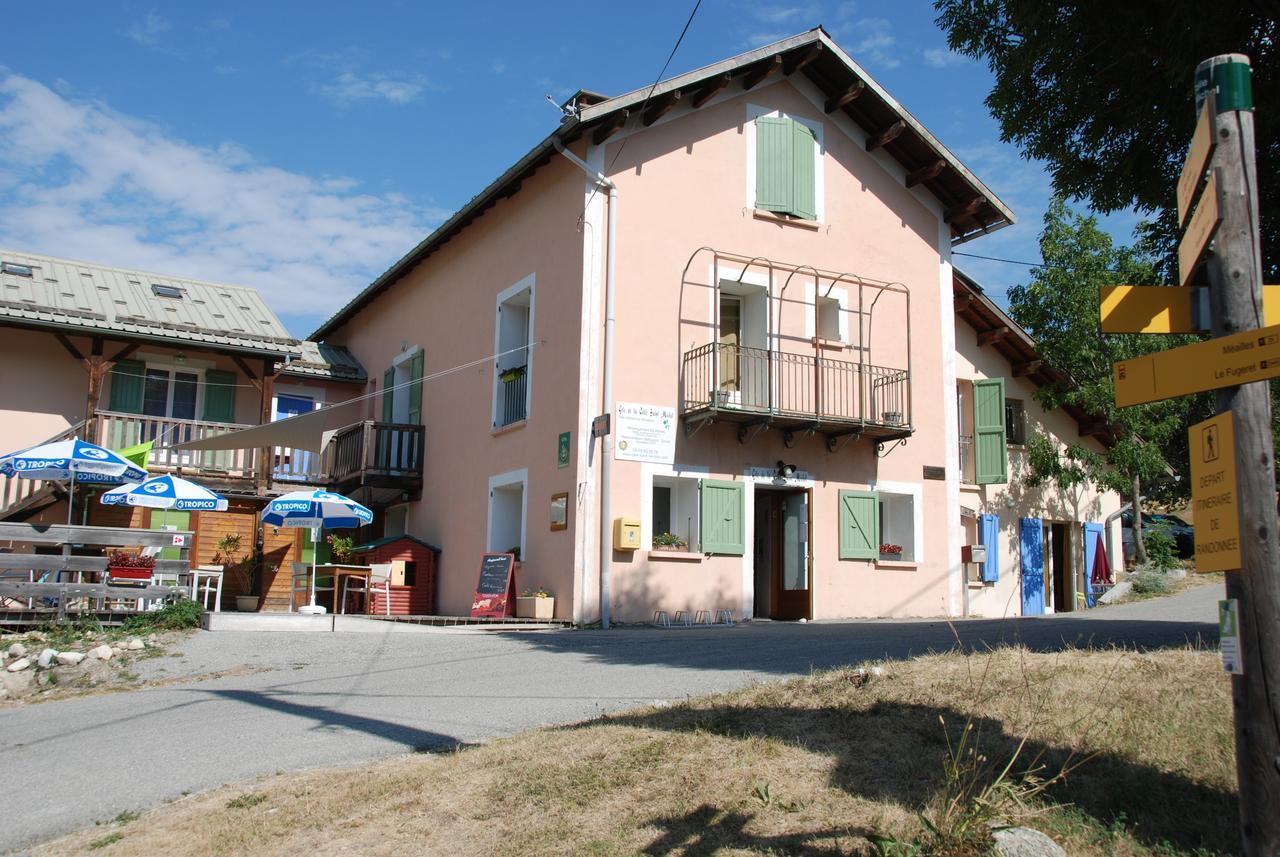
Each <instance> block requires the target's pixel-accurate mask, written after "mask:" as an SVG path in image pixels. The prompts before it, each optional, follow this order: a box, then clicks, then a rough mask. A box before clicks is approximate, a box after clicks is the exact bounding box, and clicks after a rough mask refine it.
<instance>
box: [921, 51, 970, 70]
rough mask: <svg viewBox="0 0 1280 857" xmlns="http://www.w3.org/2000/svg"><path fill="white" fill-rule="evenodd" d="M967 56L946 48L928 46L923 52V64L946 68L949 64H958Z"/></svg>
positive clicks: (965, 59)
mask: <svg viewBox="0 0 1280 857" xmlns="http://www.w3.org/2000/svg"><path fill="white" fill-rule="evenodd" d="M967 60H968V58H967V57H966V56H965V55H964V54H958V53H956V52H955V51H949V50H947V49H946V48H929V49H928V50H927V51H925V52H924V64H925V65H927V66H930V67H931V68H946V67H947V66H949V65H960V64H961V63H963V62H966V61H967Z"/></svg>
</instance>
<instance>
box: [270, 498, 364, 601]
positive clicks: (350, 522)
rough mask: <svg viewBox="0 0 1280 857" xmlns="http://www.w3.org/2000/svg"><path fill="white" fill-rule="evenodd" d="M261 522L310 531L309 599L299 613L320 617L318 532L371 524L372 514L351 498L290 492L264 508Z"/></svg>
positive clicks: (273, 525) (272, 525)
mask: <svg viewBox="0 0 1280 857" xmlns="http://www.w3.org/2000/svg"><path fill="white" fill-rule="evenodd" d="M262 522H263V523H264V524H266V525H268V526H271V527H310V528H311V546H312V551H311V598H310V604H309V606H308V607H304V608H302V610H299V611H298V612H300V613H301V612H307V613H323V612H324V608H323V607H316V553H317V551H316V550H315V545H316V542H318V541H319V540H320V530H322V529H324V530H346V529H351V528H353V527H362V526H364V525H365V524H371V523H373V512H371V511H370V510H369V509H368V508H367V507H366V506H362V505H360V504H359V503H357V502H356V501H355V500H352V499H351V498H350V497H344V496H342V495H341V494H335V493H333V492H332V491H325V490H323V489H316V490H314V491H291V492H290V493H288V494H281V495H280V496H279V497H277V498H276V499H274V500H272V501H271V502H270V503H268V504H267V508H266V509H264V510H263V512H262Z"/></svg>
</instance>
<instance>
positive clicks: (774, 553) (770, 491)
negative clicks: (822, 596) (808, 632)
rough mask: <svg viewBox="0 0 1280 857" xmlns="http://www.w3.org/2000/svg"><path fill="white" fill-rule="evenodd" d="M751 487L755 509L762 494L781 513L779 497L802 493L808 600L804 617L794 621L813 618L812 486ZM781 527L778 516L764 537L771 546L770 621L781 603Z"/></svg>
mask: <svg viewBox="0 0 1280 857" xmlns="http://www.w3.org/2000/svg"><path fill="white" fill-rule="evenodd" d="M754 487H755V490H756V495H755V497H754V499H753V502H754V503H755V504H756V506H757V507H758V506H759V503H760V501H761V499H763V498H762V495H764V498H767V500H768V502H770V503H774V502H777V503H778V506H779V512H780V511H781V498H782V497H784V496H786V495H788V494H802V495H804V498H805V510H806V512H807V514H806V516H805V518H806V521H805V527H806V532H805V539H806V542H805V547H806V550H805V580H806V582H807V584H808V585H807V586H806V591H807V593H808V597H807V599H806V603H805V609H804V614H805V615H804V616H803V617H797V619H799V618H804V619H806V620H810V619H813V590H814V579H813V568H814V563H813V518H814V515H813V487H812V486H807V485H802V486H795V485H776V486H775V485H769V484H767V483H760V482H757V483H756V484H755V486H754ZM781 527H782V516H781V515H779V516H778V520H777V521H776V522H772V523H771V524H770V532H769V534H768V537H769V541H770V543H771V544H772V546H773V549H772V550H771V551H770V554H771V556H770V565H769V618H770V619H772V618H774V614H775V613H778V612H780V611H779V604H780V602H781V600H782V597H781V594H782V592H783V589H782V551H781V549H780V543H781V538H780V536H781ZM752 561H753V562H754V561H755V557H754V555H753V557H752ZM752 577H753V578H754V577H755V572H754V569H753V571H752ZM752 612H753V613H754V612H755V610H754V609H753V610H752ZM781 621H795V620H781Z"/></svg>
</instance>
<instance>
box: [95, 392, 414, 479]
mask: <svg viewBox="0 0 1280 857" xmlns="http://www.w3.org/2000/svg"><path fill="white" fill-rule="evenodd" d="M250 427H251V426H248V425H241V424H236V423H210V422H202V421H198V420H178V419H170V418H168V417H150V416H144V415H140V414H123V413H115V412H111V411H99V412H98V431H97V434H98V437H97V439H96V442H97V443H99V444H101V445H103V446H106V447H108V448H110V449H123V448H125V447H129V446H134V445H136V444H139V443H144V442H146V441H153V442H154V443H155V444H156V448H155V449H153V450H152V451H151V454H150V456H149V458H148V459H147V466H148V468H149V469H150V470H152V471H160V472H173V473H180V474H184V475H187V476H193V477H195V478H198V479H201V480H204V481H209V482H212V483H228V484H231V483H240V484H244V483H256V482H258V481H260V479H259V477H260V476H264V475H265V476H266V477H267V479H266V483H267V488H268V491H269V492H270V493H278V492H280V491H290V490H293V489H294V488H295V487H301V486H305V485H319V486H325V487H329V488H332V489H334V490H336V491H341V492H343V493H346V492H349V491H356V490H358V489H361V488H368V489H370V490H369V492H366V497H367V498H368V499H375V501H376V498H375V496H372V495H376V496H381V495H382V494H386V495H388V496H391V495H395V496H398V495H399V494H400V493H401V492H404V491H409V492H417V491H420V490H421V487H422V457H423V429H422V426H420V425H408V424H399V423H381V422H374V421H372V420H366V421H364V422H359V423H355V424H354V425H349V426H346V427H344V428H341V429H338V430H337V431H336V432H334V434H333V437H332V438H331V439H330V441H329V443H328V445H326V446H325V448H324V450H323V451H322V452H315V451H312V450H308V449H295V448H291V447H271V448H270V449H269V452H268V455H269V462H268V465H269V469H270V472H269V473H267V474H263V473H262V465H261V459H262V455H263V451H262V450H261V449H226V450H180V449H173V448H172V447H173V446H174V445H176V444H179V443H184V442H186V441H191V440H200V439H203V438H207V437H216V436H218V435H223V434H227V433H229V432H233V431H238V430H240V429H245V428H250Z"/></svg>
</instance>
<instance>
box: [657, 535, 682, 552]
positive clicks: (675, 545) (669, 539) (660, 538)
mask: <svg viewBox="0 0 1280 857" xmlns="http://www.w3.org/2000/svg"><path fill="white" fill-rule="evenodd" d="M653 549H654V550H656V551H683V550H688V549H689V543H688V542H687V541H685V540H684V539H682V538H680V537H679V536H677V535H676V534H675V533H658V534H657V535H656V536H654V537H653Z"/></svg>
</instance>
